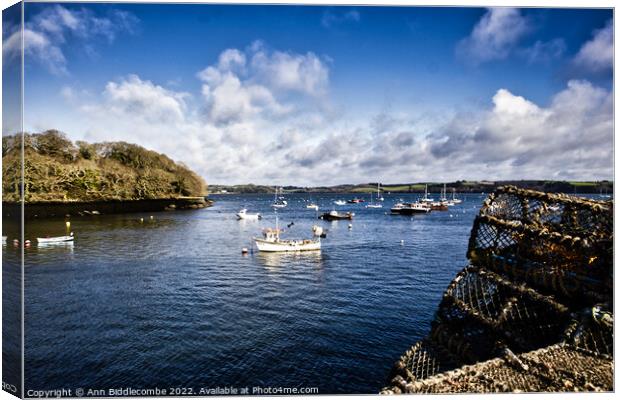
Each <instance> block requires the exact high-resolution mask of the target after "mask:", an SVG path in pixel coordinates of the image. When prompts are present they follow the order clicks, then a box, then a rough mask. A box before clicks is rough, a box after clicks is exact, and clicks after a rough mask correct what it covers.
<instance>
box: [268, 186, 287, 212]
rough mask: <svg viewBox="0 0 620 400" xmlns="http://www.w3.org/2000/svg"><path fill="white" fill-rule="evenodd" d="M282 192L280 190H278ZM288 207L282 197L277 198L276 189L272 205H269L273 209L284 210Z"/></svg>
mask: <svg viewBox="0 0 620 400" xmlns="http://www.w3.org/2000/svg"><path fill="white" fill-rule="evenodd" d="M280 191H282V189H280ZM287 205H288V203H287V202H286V200H284V198H283V197H282V196H280V197H278V188H277V187H276V194H275V196H274V199H273V204H272V205H271V206H272V207H273V208H284V207H286V206H287Z"/></svg>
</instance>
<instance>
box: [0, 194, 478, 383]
mask: <svg viewBox="0 0 620 400" xmlns="http://www.w3.org/2000/svg"><path fill="white" fill-rule="evenodd" d="M353 197H354V196H353V195H338V194H303V195H302V194H294V195H287V196H286V200H287V201H288V204H289V205H288V207H286V208H284V209H281V210H279V211H278V215H279V221H280V226H281V227H284V228H285V232H284V234H283V235H282V236H283V237H291V238H302V237H310V235H311V227H312V225H313V224H319V225H321V226H323V227H324V228H325V229H327V231H328V232H327V238H326V239H323V248H322V251H321V252H320V253H301V254H262V253H258V252H257V251H256V249H255V248H254V251H252V252H250V253H249V254H248V255H245V256H244V255H242V254H241V249H242V248H243V247H248V248H252V247H253V246H252V242H251V237H252V236H258V235H260V232H261V229H262V228H265V227H270V226H274V223H275V219H274V213H273V211H272V209H271V207H270V204H271V203H272V201H273V196H272V195H219V196H217V195H216V196H213V197H212V198H213V199H214V200H215V201H216V202H215V205H214V206H213V207H211V208H209V209H202V210H189V211H175V212H162V213H154V214H152V215H153V219H151V218H150V214H146V213H142V214H141V213H136V214H122V215H99V216H90V217H81V218H72V219H71V230H72V231H73V232H74V233H75V242H74V243H73V244H72V245H71V244H69V245H67V244H61V245H49V246H37V245H36V240H35V238H36V237H37V236H47V235H51V236H55V235H63V234H65V224H64V221H63V220H58V219H56V220H33V221H28V224H27V227H26V238H27V239H30V240H32V241H33V245H32V246H31V247H30V248H28V249H26V251H25V253H26V256H25V257H26V270H25V291H26V303H25V329H26V332H25V337H26V343H25V362H26V370H25V372H26V376H25V385H26V389H36V390H42V389H59V388H66V387H82V388H100V389H106V388H111V387H114V388H121V387H132V388H172V387H193V388H200V387H209V388H214V387H216V386H220V387H223V386H233V387H238V388H241V387H250V388H252V387H254V386H262V387H273V386H277V387H317V388H318V391H319V393H321V394H328V393H377V392H378V391H379V390H380V388H381V387H382V386H384V384H385V379H386V377H387V375H388V372H389V370H390V368H391V366H392V364H393V363H394V361H395V360H396V359H397V358H398V356H400V355H401V354H402V353H403V351H404V350H406V349H407V348H408V347H409V346H410V345H411V344H413V343H414V342H415V341H416V340H418V339H420V338H422V337H423V336H424V335H425V334H426V333H427V331H428V329H429V326H430V322H431V320H432V318H433V314H434V312H435V309H436V306H437V304H438V303H439V301H440V299H441V295H442V292H443V290H444V289H445V288H446V286H447V285H448V284H449V282H450V280H451V279H452V278H453V277H454V274H455V273H456V272H457V271H459V270H460V269H461V268H463V266H464V265H465V264H466V254H465V253H466V249H467V241H468V238H469V233H470V230H471V226H472V221H473V219H474V217H475V215H476V214H477V212H478V210H479V207H480V205H481V203H482V200H483V199H484V195H479V194H475V195H474V194H472V195H464V196H462V198H463V199H464V201H463V203H461V204H458V205H456V206H454V207H451V208H450V209H449V211H444V212H439V211H435V212H432V213H430V214H427V215H415V216H397V215H389V207H390V206H391V205H392V204H394V203H395V202H397V201H398V200H399V199H401V198H402V199H404V200H405V201H412V200H414V199H415V198H416V197H417V195H407V194H405V195H402V194H399V195H388V194H386V195H385V202H384V208H380V209H366V208H365V207H364V205H365V204H367V203H361V204H347V205H345V206H335V205H334V204H333V201H334V200H337V199H345V200H347V199H350V198H353ZM434 197H438V196H437V194H435V196H434ZM306 201H313V202H315V203H317V204H318V205H319V207H320V210H319V212H318V213H321V212H326V211H330V210H332V209H334V208H335V209H338V210H342V211H353V212H355V218H354V219H353V221H335V222H326V221H320V220H318V219H317V216H318V213H317V212H316V211H315V210H311V209H306V207H305V206H306V204H307V203H306ZM241 208H248V212H260V213H262V214H263V216H264V218H263V219H262V220H260V221H238V220H237V219H236V217H235V213H236V212H237V211H238V210H239V209H241ZM141 218H142V219H143V221H142V222H141V220H140V219H141ZM291 223H294V224H291ZM349 223H351V224H352V227H351V228H350V229H349V227H348V225H349ZM288 225H290V226H289V227H287V226H288ZM7 228H10V227H5V234H7V235H8V236H9V241H10V240H11V237H12V236H14V232H10V231H7ZM3 252H4V254H3V256H4V260H5V266H4V267H5V268H10V267H11V266H13V268H17V267H15V265H16V264H17V263H18V255H19V254H18V250H17V249H16V248H14V247H13V246H11V245H10V244H9V245H8V246H5V247H4V249H3Z"/></svg>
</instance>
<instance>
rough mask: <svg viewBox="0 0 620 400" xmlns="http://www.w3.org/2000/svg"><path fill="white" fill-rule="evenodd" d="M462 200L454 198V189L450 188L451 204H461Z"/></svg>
mask: <svg viewBox="0 0 620 400" xmlns="http://www.w3.org/2000/svg"><path fill="white" fill-rule="evenodd" d="M462 202H463V200H461V199H457V198H456V189H454V188H452V204H461V203H462Z"/></svg>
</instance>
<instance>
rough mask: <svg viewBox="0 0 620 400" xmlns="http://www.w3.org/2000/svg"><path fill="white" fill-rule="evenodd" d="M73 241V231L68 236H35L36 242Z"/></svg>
mask: <svg viewBox="0 0 620 400" xmlns="http://www.w3.org/2000/svg"><path fill="white" fill-rule="evenodd" d="M72 241H73V232H71V234H70V235H69V236H53V237H45V238H40V237H38V238H37V243H62V242H72Z"/></svg>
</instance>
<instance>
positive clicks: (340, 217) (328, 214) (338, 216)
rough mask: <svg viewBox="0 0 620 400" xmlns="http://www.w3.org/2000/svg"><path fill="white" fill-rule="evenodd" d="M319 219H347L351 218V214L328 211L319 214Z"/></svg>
mask: <svg viewBox="0 0 620 400" xmlns="http://www.w3.org/2000/svg"><path fill="white" fill-rule="evenodd" d="M319 219H324V220H325V221H339V220H347V219H353V214H344V215H331V214H330V213H325V214H323V215H321V216H320V217H319Z"/></svg>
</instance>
